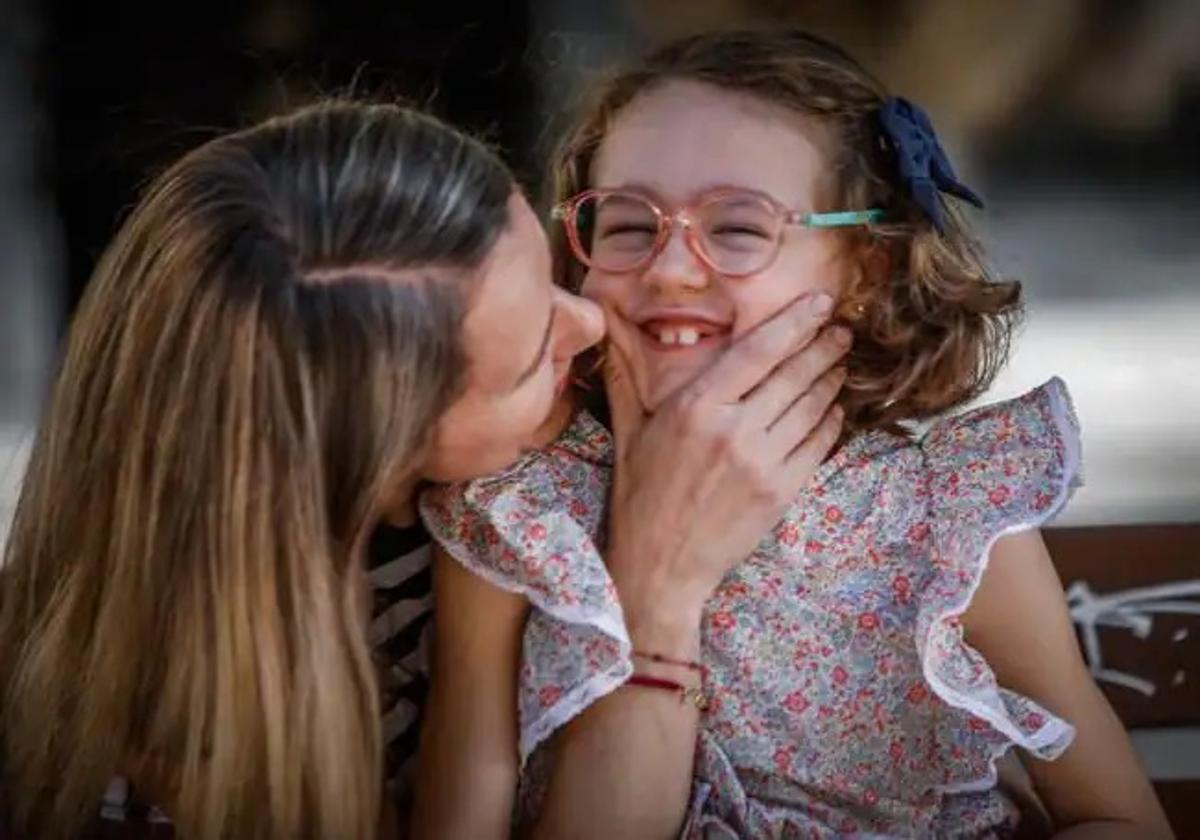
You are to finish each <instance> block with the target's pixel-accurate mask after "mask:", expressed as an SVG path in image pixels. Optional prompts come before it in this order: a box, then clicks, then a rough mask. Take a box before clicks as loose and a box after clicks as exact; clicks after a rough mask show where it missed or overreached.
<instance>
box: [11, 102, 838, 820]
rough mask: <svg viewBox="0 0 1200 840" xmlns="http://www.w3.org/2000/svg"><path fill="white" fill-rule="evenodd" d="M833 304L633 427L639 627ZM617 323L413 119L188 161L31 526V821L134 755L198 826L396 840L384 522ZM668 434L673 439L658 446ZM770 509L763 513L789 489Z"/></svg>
mask: <svg viewBox="0 0 1200 840" xmlns="http://www.w3.org/2000/svg"><path fill="white" fill-rule="evenodd" d="M819 321H820V319H819V318H814V317H812V316H811V315H810V314H809V313H808V311H807V310H805V309H804V308H803V307H801V306H797V307H794V308H793V309H792V310H789V311H788V312H785V313H783V314H782V315H781V316H780V317H779V318H777V319H776V320H775V321H774V322H773V323H771V324H768V325H766V327H765V328H764V329H762V330H760V331H759V332H758V333H756V334H755V335H754V336H750V337H748V339H747V341H745V342H743V344H742V345H741V348H740V351H739V352H738V353H734V354H733V355H732V356H731V357H730V360H729V362H728V363H727V364H725V365H723V366H721V367H720V368H717V369H714V370H712V371H710V372H709V374H708V375H707V377H706V378H705V379H704V380H703V381H702V382H701V383H699V384H698V385H697V387H696V388H695V389H694V391H693V392H692V393H691V395H690V397H689V399H688V400H687V401H686V402H684V401H681V402H680V404H679V405H677V406H673V407H667V408H666V409H664V410H663V411H662V412H660V416H658V417H656V418H655V420H654V421H653V422H651V423H650V424H648V425H647V426H646V427H645V429H644V431H643V433H642V435H641V437H640V438H639V440H641V441H642V443H641V444H634V445H632V446H631V447H630V449H629V450H628V451H625V452H623V456H624V457H625V458H626V459H627V461H628V465H627V467H625V468H624V470H623V472H622V476H623V478H622V481H623V482H625V486H626V487H627V488H630V492H629V496H630V500H629V502H628V503H625V502H622V501H620V500H619V501H618V503H617V505H616V507H615V509H614V515H613V523H614V524H613V535H614V544H615V545H620V546H622V547H623V548H622V549H621V550H622V551H624V552H628V556H635V554H636V556H638V557H639V561H640V563H641V564H642V565H641V568H642V569H643V570H644V573H645V574H650V575H651V576H652V577H651V578H650V579H647V580H644V581H635V580H632V579H631V580H630V581H629V583H628V587H627V588H628V592H629V593H630V600H629V604H630V616H631V620H633V621H636V620H637V616H638V615H650V611H649V610H646V611H644V612H642V611H641V609H642V608H641V607H640V604H641V603H652V602H653V600H654V599H655V598H656V597H657V594H658V593H660V592H661V591H663V587H664V586H666V585H667V583H668V582H670V581H684V582H686V581H689V580H691V579H692V577H693V576H694V574H695V573H694V572H693V571H692V570H691V569H688V570H685V571H684V572H678V570H679V569H680V568H681V565H680V561H681V559H687V558H686V556H684V555H681V554H680V552H679V551H678V550H677V549H678V548H679V546H675V545H670V546H662V545H660V544H658V537H659V535H660V534H661V533H662V531H661V528H662V526H664V525H669V524H670V523H671V522H673V521H679V520H681V519H683V518H684V517H685V516H686V511H687V510H688V509H689V505H692V504H695V503H696V501H697V500H696V496H697V494H698V493H699V492H700V491H699V490H698V489H697V488H701V487H708V488H710V489H709V490H708V491H706V492H707V493H708V495H709V496H713V495H715V496H718V497H719V496H720V495H721V494H722V493H729V492H730V490H729V489H728V488H729V486H730V484H731V482H729V481H727V480H723V477H724V476H727V475H730V474H736V473H737V472H738V471H745V470H747V469H749V470H753V471H756V472H767V471H768V468H769V463H768V462H767V460H766V459H767V457H768V455H767V453H766V452H765V450H764V449H763V447H762V445H761V437H762V436H763V434H764V433H765V430H764V429H763V424H762V423H761V422H760V421H759V420H758V419H757V418H756V416H755V414H754V412H753V411H752V410H750V409H749V408H746V409H745V410H743V408H742V407H741V406H740V405H739V404H738V403H737V400H736V397H737V395H739V394H741V393H744V392H745V391H746V390H748V389H749V388H750V387H751V386H753V385H755V384H759V386H760V387H765V388H771V389H780V390H782V391H784V392H788V393H794V394H795V395H797V396H798V395H799V394H800V393H802V392H803V391H804V390H805V383H806V381H811V377H810V376H809V374H808V372H807V370H806V368H811V367H818V366H821V364H822V360H821V359H820V358H819V357H816V356H814V355H813V354H812V353H801V354H800V355H799V356H798V357H797V358H798V359H799V360H800V361H799V362H798V363H794V364H791V365H784V366H782V367H780V368H779V370H778V371H777V372H775V373H772V370H773V369H775V368H776V367H777V366H778V365H779V362H780V361H782V360H783V359H785V358H787V357H788V356H790V355H792V354H794V353H796V352H797V351H798V350H799V349H800V348H802V347H803V346H804V345H805V344H807V342H808V341H809V340H810V339H811V338H812V336H813V334H814V333H815V331H816V328H817V324H819ZM531 325H532V326H531ZM601 330H602V325H601V323H600V319H599V318H598V316H597V313H596V310H595V309H594V308H593V307H591V306H590V305H588V304H586V303H585V302H582V301H580V300H579V299H576V298H574V297H572V296H570V295H568V294H566V293H564V292H562V291H560V290H558V289H556V288H555V287H554V286H553V285H552V283H551V280H550V267H549V254H548V249H547V246H546V243H545V238H544V234H543V233H542V231H541V229H540V228H539V226H538V225H537V223H536V220H535V219H534V217H533V215H532V213H531V212H530V210H529V207H528V205H527V203H526V202H525V199H524V198H523V197H522V196H521V195H520V193H519V191H517V190H516V189H515V188H514V185H513V182H512V179H511V176H510V175H509V174H508V172H507V171H506V170H505V169H504V167H503V166H502V165H501V164H500V163H499V162H498V161H497V160H496V158H495V157H494V156H493V155H492V154H490V153H489V152H488V151H487V150H486V149H484V148H483V147H481V146H480V145H478V144H477V143H475V142H473V141H471V140H469V139H468V138H465V137H464V136H462V135H461V134H459V133H457V132H455V131H453V130H452V129H450V128H448V127H446V126H444V125H442V124H441V123H438V122H436V121H434V120H432V119H430V118H428V117H426V116H423V115H420V114H418V113H414V112H412V111H408V110H404V109H400V108H395V107H389V106H365V105H355V104H349V103H333V104H325V105H319V106H315V107H311V108H307V109H303V110H301V111H298V112H296V113H294V114H292V115H290V116H287V117H283V118H280V119H275V120H270V121H268V122H266V123H264V124H262V125H259V126H257V127H255V128H252V129H250V130H247V131H244V132H240V133H237V134H232V135H229V136H226V137H222V138H219V139H216V140H213V141H211V142H209V143H207V144H205V145H204V146H202V147H200V148H199V149H197V150H195V151H194V152H192V153H190V154H189V155H187V156H185V157H184V158H183V159H182V160H181V161H179V162H178V163H176V164H175V165H174V166H172V167H171V168H170V169H168V170H167V171H166V172H165V173H164V174H163V175H161V176H160V177H159V178H158V179H157V180H156V181H155V182H154V183H153V184H152V185H151V187H150V188H149V190H148V191H147V193H146V195H145V197H144V198H143V199H142V201H141V202H140V203H139V204H138V206H137V207H136V208H135V209H134V211H133V212H132V214H131V215H130V217H129V219H128V220H127V221H126V222H125V224H124V225H123V226H122V229H121V231H120V232H119V234H118V235H117V237H116V239H115V240H114V242H113V243H112V245H111V246H110V247H109V248H108V250H107V251H106V253H105V255H104V257H103V258H102V260H101V261H100V264H99V266H98V268H97V270H96V274H95V276H94V278H93V280H92V282H91V284H90V286H89V289H88V292H87V295H86V297H85V300H84V301H83V302H82V304H81V306H80V309H79V311H78V313H77V314H76V316H75V320H74V323H73V324H72V327H71V330H70V335H69V337H68V342H67V348H66V352H65V358H64V360H63V364H62V369H61V371H60V373H59V375H58V379H57V382H56V385H55V388H54V392H53V395H52V398H51V402H50V405H49V407H48V409H47V412H46V415H45V418H44V420H43V422H42V425H41V428H40V430H39V435H38V440H37V442H36V444H35V447H34V451H33V454H32V459H31V463H30V466H29V470H28V473H27V476H26V479H25V483H24V486H23V488H22V495H21V499H20V502H19V506H18V511H17V515H16V519H15V521H14V524H13V529H12V533H11V537H10V540H9V543H8V545H7V546H6V551H5V567H4V574H3V579H2V582H0V673H2V674H3V683H2V687H0V716H2V717H0V772H2V774H3V775H2V782H0V790H2V791H3V817H4V823H5V824H6V826H7V828H8V829H9V830H11V831H12V832H13V833H15V834H16V835H17V836H36V837H74V836H79V835H80V834H81V833H84V832H86V831H88V830H90V828H91V827H92V825H93V822H94V819H95V817H96V814H97V803H98V802H99V801H100V798H101V796H102V794H103V792H104V790H105V789H106V786H107V785H108V784H109V781H110V779H111V778H112V777H113V776H120V777H123V778H125V779H127V780H128V782H129V784H131V785H132V786H133V788H134V789H135V790H137V791H139V792H140V794H141V795H142V798H144V799H145V800H146V801H149V802H153V803H155V804H157V805H158V806H159V808H161V810H162V812H163V813H165V815H166V816H167V817H168V818H169V819H170V820H171V821H172V823H173V824H174V825H175V826H176V828H177V829H178V832H179V833H180V834H181V835H183V836H189V837H190V836H198V837H238V838H243V837H293V836H315V837H328V838H343V837H371V836H374V835H375V834H376V831H377V829H378V828H379V821H380V801H381V794H380V789H381V786H380V779H381V770H380V767H381V763H382V754H383V752H384V737H383V733H382V731H381V724H380V711H379V705H380V704H379V700H378V697H377V690H378V686H377V681H376V675H375V667H374V666H375V663H374V662H373V661H372V655H371V650H370V647H369V644H368V635H367V632H366V629H367V626H368V613H369V599H368V598H367V597H366V596H367V595H368V590H367V580H366V575H365V569H364V552H365V551H366V548H367V545H368V543H369V541H370V537H371V534H372V532H373V531H374V530H375V529H376V526H377V525H378V524H379V523H381V522H390V523H393V524H396V525H401V526H403V525H405V524H406V523H409V522H412V521H413V517H412V509H413V501H414V496H415V493H416V491H417V488H418V486H419V485H420V484H421V482H423V481H427V480H448V479H456V478H462V477H468V476H472V475H477V474H482V473H485V472H488V471H490V470H494V469H497V468H499V467H502V466H504V465H506V464H507V463H509V462H510V461H512V460H513V459H514V458H516V457H517V455H518V454H519V453H520V452H521V450H522V449H523V448H524V447H526V446H529V445H534V444H536V443H537V442H539V440H540V438H539V436H538V429H539V427H541V426H543V424H545V423H547V422H549V421H550V420H551V419H552V418H551V417H550V413H551V409H552V406H553V404H554V395H555V392H556V390H557V389H559V388H561V386H562V383H563V382H564V379H565V377H566V375H567V371H568V369H569V363H570V361H571V358H572V357H573V356H574V354H575V353H577V352H578V351H579V350H581V349H582V348H584V347H586V346H588V345H589V344H591V343H593V342H595V341H596V340H597V339H598V338H599V337H600V334H601ZM735 429H736V430H739V432H738V435H737V436H736V439H734V435H733V432H732V430H735ZM756 433H757V436H756ZM664 434H673V435H675V436H676V438H677V439H676V440H675V444H674V448H675V452H674V453H673V454H672V457H671V458H670V459H667V458H666V457H665V456H664V455H663V454H660V452H659V451H656V450H655V448H654V447H653V445H652V444H653V439H654V435H664ZM714 441H718V442H722V441H723V442H724V445H723V447H722V450H721V451H722V453H723V454H722V457H719V458H713V457H710V454H711V450H712V447H713V445H714ZM681 450H682V451H684V452H688V453H692V454H693V455H694V456H695V457H693V458H689V459H687V460H685V461H682V462H680V461H678V460H676V457H675V456H676V455H677V454H678V452H679V451H681ZM662 482H674V485H673V486H674V487H675V488H676V492H673V493H672V492H664V491H663V489H662V487H661V486H659V485H661V483H662ZM643 488H646V489H648V491H649V492H648V496H647V498H648V499H650V500H652V502H653V504H652V505H648V504H643V503H642V502H641V501H640V500H639V499H637V498H636V493H637V491H640V490H642V489H643ZM768 495H769V494H768ZM788 495H789V494H788V493H787V492H783V493H781V494H780V496H779V498H787V497H788ZM700 501H701V502H704V501H705V500H704V499H701V500H700ZM639 505H640V508H639ZM752 507H753V509H752V510H751V511H750V512H749V514H748V516H749V518H751V519H753V518H754V517H755V516H757V517H758V519H759V520H760V521H761V523H762V524H761V528H760V532H761V531H765V529H766V528H767V527H768V525H769V522H770V521H771V520H772V519H773V518H774V517H775V516H777V515H778V507H779V505H778V504H776V500H775V499H772V498H764V499H763V501H762V502H761V503H760V504H757V505H754V506H752ZM714 530H716V529H714ZM710 536H711V540H710V544H709V546H707V548H706V551H705V552H704V553H703V554H701V555H698V556H697V557H694V558H691V560H692V563H693V566H694V568H699V569H701V570H702V571H703V572H704V573H705V574H709V573H710V572H709V571H707V569H708V567H711V566H713V565H714V563H717V562H718V558H720V562H725V559H724V558H725V557H736V556H738V555H739V554H744V553H745V551H746V550H747V548H748V545H749V544H752V542H750V543H748V544H741V543H747V540H746V538H745V537H744V536H742V535H734V537H730V536H729V535H721V534H720V533H719V532H717V533H714V534H712V535H710ZM739 539H740V542H739ZM735 543H736V544H735ZM685 548H686V547H685ZM706 564H707V565H706ZM635 593H640V595H641V596H643V600H641V601H639V599H638V598H635V597H633V595H634V594H635ZM627 722H628V721H627V719H626V718H625V717H624V716H623V715H622V714H621V711H620V710H619V709H618V710H615V713H614V714H612V715H601V716H599V717H598V718H597V719H596V721H595V725H596V727H597V731H599V732H603V733H609V734H611V731H612V730H614V729H624V728H626V725H627ZM580 747H581V748H580V753H579V759H578V760H577V761H572V760H564V762H563V769H564V775H563V777H562V778H563V784H564V786H565V788H564V789H565V790H568V791H571V790H575V789H576V786H577V785H578V779H579V778H580V774H581V773H585V772H586V770H587V767H586V762H587V761H588V760H589V759H590V756H589V752H588V750H589V746H588V743H587V741H586V739H584V740H581V741H580ZM630 754H631V755H633V754H635V751H633V750H631V753H630ZM564 807H568V806H564Z"/></svg>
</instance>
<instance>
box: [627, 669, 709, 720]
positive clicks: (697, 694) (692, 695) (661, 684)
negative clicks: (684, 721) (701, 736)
mask: <svg viewBox="0 0 1200 840" xmlns="http://www.w3.org/2000/svg"><path fill="white" fill-rule="evenodd" d="M629 685H638V686H641V687H642V688H655V689H658V690H659V691H670V692H672V693H673V694H678V695H679V702H680V703H691V704H692V705H693V706H695V707H696V708H697V709H699V710H700V711H702V712H703V711H705V710H706V709H707V708H708V698H707V697H705V696H704V692H702V691H700V689H698V688H689V687H688V686H686V685H683V684H681V683H677V682H675V681H674V680H664V679H659V678H658V677H648V676H646V675H645V674H634V675H633V676H632V677H630V678H629Z"/></svg>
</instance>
